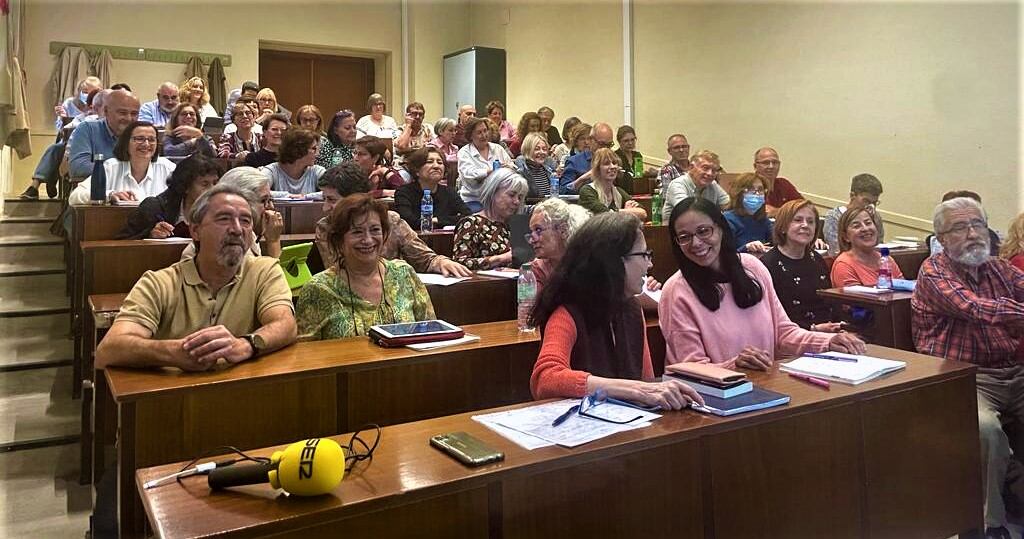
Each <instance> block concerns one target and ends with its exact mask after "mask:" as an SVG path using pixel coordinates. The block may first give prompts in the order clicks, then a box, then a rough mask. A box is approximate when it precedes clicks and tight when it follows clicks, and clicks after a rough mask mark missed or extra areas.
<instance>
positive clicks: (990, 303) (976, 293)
mask: <svg viewBox="0 0 1024 539" xmlns="http://www.w3.org/2000/svg"><path fill="white" fill-rule="evenodd" d="M933 224H934V227H935V237H936V238H938V240H939V243H941V244H942V247H943V251H942V252H941V253H938V254H936V255H933V256H932V257H931V258H929V259H927V260H925V262H924V264H922V265H921V271H920V273H919V275H918V278H917V279H918V280H917V288H916V289H915V290H914V296H913V298H912V299H911V302H910V305H911V309H912V310H913V333H914V343H915V345H916V346H917V351H918V352H920V353H922V354H929V355H933V356H938V357H941V358H945V359H953V360H957V361H965V362H968V363H973V364H975V365H977V366H978V371H977V374H976V377H975V379H976V382H977V392H978V427H979V431H980V434H981V459H982V463H981V464H982V473H983V483H984V485H985V527H986V532H985V536H986V537H998V538H1004V537H1005V538H1007V539H1009V537H1010V535H1009V532H1008V531H1007V503H1006V502H1005V501H1004V499H1003V494H1002V493H1003V490H1004V488H1006V489H1008V490H1009V491H1010V492H1019V490H1018V489H1017V488H1011V486H1007V485H1005V483H1006V482H1007V477H1008V476H1009V477H1020V476H1021V474H1020V473H1018V470H1020V469H1021V463H1020V461H1019V460H1017V458H1016V457H1015V456H1014V453H1017V452H1020V451H1024V347H1022V346H1021V337H1024V272H1022V271H1020V270H1019V269H1017V268H1015V267H1013V266H1012V265H1011V264H1010V263H1009V262H1007V261H1005V260H1002V259H999V258H994V257H991V256H989V241H990V240H989V233H988V222H987V218H986V216H985V211H984V210H983V209H982V207H981V204H979V203H978V202H977V201H975V200H973V199H970V198H963V197H961V198H954V199H952V200H948V201H946V202H943V203H942V204H939V205H938V206H937V207H936V208H935V213H934V217H933ZM1021 454H1024V453H1018V455H1021ZM1011 470H1012V471H1011ZM1011 482H1012V483H1015V481H1011ZM1013 487H1016V485H1013ZM1007 501H1009V500H1007ZM1011 509H1013V510H1015V511H1014V512H1015V513H1016V512H1018V511H1019V508H1016V507H1011ZM1018 515H1019V513H1018Z"/></svg>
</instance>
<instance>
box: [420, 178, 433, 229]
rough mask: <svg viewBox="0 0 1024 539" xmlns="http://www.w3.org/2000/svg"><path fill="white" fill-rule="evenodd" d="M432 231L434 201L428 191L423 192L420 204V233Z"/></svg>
mask: <svg viewBox="0 0 1024 539" xmlns="http://www.w3.org/2000/svg"><path fill="white" fill-rule="evenodd" d="M432 230H434V199H433V198H432V197H431V196H430V189H424V190H423V202H420V232H430V231H432Z"/></svg>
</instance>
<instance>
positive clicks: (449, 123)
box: [434, 118, 455, 136]
mask: <svg viewBox="0 0 1024 539" xmlns="http://www.w3.org/2000/svg"><path fill="white" fill-rule="evenodd" d="M449 127H455V120H453V119H451V118H440V119H438V120H437V121H436V122H434V135H435V136H436V135H440V134H441V131H444V130H445V129H448V128H449Z"/></svg>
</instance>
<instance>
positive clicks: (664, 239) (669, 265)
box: [644, 225, 679, 284]
mask: <svg viewBox="0 0 1024 539" xmlns="http://www.w3.org/2000/svg"><path fill="white" fill-rule="evenodd" d="M644 240H646V241H647V248H648V249H650V250H651V251H652V252H654V260H653V261H652V262H653V263H654V267H653V268H651V275H653V276H654V278H655V279H657V280H658V281H660V282H661V283H663V284H664V282H665V281H667V280H668V278H669V277H671V276H672V274H673V273H675V272H677V271H679V266H678V265H676V259H675V258H673V256H672V249H673V246H672V237H671V234H670V233H669V231H668V226H667V225H658V226H654V225H645V226H644Z"/></svg>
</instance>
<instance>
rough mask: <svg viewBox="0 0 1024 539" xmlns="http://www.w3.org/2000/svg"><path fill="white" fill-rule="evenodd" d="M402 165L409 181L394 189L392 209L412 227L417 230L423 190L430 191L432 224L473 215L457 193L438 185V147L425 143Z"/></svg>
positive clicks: (441, 173)
mask: <svg viewBox="0 0 1024 539" xmlns="http://www.w3.org/2000/svg"><path fill="white" fill-rule="evenodd" d="M405 168H406V169H408V171H409V174H410V175H411V176H412V182H410V183H407V184H405V185H403V186H401V187H399V188H398V189H396V190H395V211H397V212H398V215H401V216H402V219H403V220H405V222H406V223H409V226H410V227H411V228H412V229H413V230H419V229H420V205H421V204H422V202H423V191H425V190H430V198H431V200H432V201H433V203H434V227H438V228H439V227H445V226H455V224H456V223H458V222H459V220H460V219H462V218H464V217H469V216H470V215H472V214H473V212H472V211H470V209H469V207H468V206H466V203H465V202H463V201H462V199H461V198H459V195H457V194H455V193H454V192H452V190H451V189H448V187H447V186H445V185H441V180H443V179H444V170H445V162H444V155H443V154H442V153H441V150H438V149H437V148H434V147H433V146H428V147H426V148H420V149H418V150H416V151H415V152H412V153H411V154H409V155H407V156H406V158H405Z"/></svg>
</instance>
